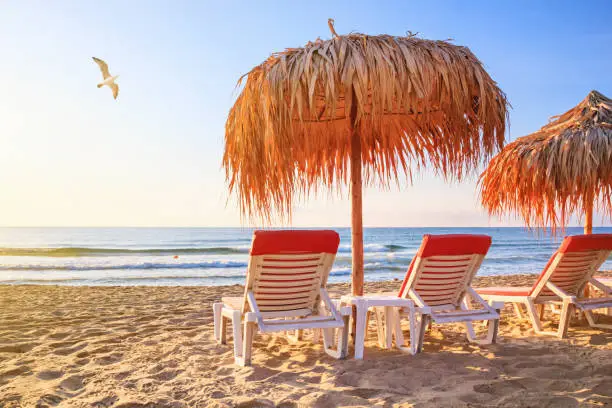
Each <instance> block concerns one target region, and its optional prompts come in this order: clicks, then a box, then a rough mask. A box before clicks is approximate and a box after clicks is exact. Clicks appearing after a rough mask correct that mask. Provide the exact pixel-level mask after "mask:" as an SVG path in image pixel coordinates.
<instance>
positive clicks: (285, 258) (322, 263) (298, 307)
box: [243, 230, 340, 316]
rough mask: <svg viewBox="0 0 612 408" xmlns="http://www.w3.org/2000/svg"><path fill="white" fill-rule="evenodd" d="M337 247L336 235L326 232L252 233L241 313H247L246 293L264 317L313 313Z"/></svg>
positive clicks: (337, 236)
mask: <svg viewBox="0 0 612 408" xmlns="http://www.w3.org/2000/svg"><path fill="white" fill-rule="evenodd" d="M339 244H340V237H339V235H338V233H337V232H335V231H329V230H320V231H312V230H310V231H300V230H284V231H255V233H254V234H253V243H252V246H251V253H250V259H249V266H248V270H247V283H246V287H245V302H244V306H243V312H247V311H250V310H249V304H248V301H247V294H248V292H249V291H251V292H252V293H253V296H254V298H255V301H256V303H257V307H258V308H259V311H260V312H261V313H262V314H264V315H265V314H274V315H276V316H279V315H282V314H283V312H286V315H287V316H290V315H291V313H292V312H294V313H296V312H299V313H298V314H299V315H309V314H312V313H313V312H315V311H316V309H317V307H318V305H319V303H320V302H319V301H320V297H319V296H320V292H319V290H320V288H321V287H325V285H326V284H327V278H328V276H329V273H330V271H331V268H332V266H333V263H334V259H335V257H336V253H337V251H338V245H339Z"/></svg>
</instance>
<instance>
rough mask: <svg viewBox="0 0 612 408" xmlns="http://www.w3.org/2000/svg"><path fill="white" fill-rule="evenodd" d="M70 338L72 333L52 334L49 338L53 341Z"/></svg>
mask: <svg viewBox="0 0 612 408" xmlns="http://www.w3.org/2000/svg"><path fill="white" fill-rule="evenodd" d="M68 336H70V332H56V333H51V334H50V335H49V336H47V337H49V338H50V339H53V340H63V339H65V338H66V337H68Z"/></svg>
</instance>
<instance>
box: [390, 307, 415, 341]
mask: <svg viewBox="0 0 612 408" xmlns="http://www.w3.org/2000/svg"><path fill="white" fill-rule="evenodd" d="M401 313H402V311H401V308H399V307H394V308H392V316H391V319H392V322H391V323H392V328H391V332H392V334H393V335H395V345H396V346H397V348H402V347H403V346H404V333H402V314H401ZM410 323H411V324H410V334H411V335H412V324H413V323H414V322H413V316H411V317H410ZM411 344H412V342H411Z"/></svg>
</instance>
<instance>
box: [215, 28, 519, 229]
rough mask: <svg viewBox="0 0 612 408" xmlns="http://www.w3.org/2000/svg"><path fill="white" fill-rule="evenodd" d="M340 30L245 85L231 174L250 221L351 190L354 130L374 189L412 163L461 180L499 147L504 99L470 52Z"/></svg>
mask: <svg viewBox="0 0 612 408" xmlns="http://www.w3.org/2000/svg"><path fill="white" fill-rule="evenodd" d="M332 29H333V27H332ZM332 33H333V34H334V36H333V38H331V39H329V40H320V39H318V40H316V41H314V42H309V43H308V44H306V45H305V46H304V47H302V48H288V49H286V50H285V51H282V52H278V53H274V54H272V55H271V56H270V57H269V58H268V59H267V60H266V61H264V62H263V63H262V64H260V65H258V66H256V67H255V68H253V69H252V70H251V71H250V72H248V73H247V74H246V75H244V76H243V77H242V78H241V79H240V81H239V86H240V85H242V84H244V86H243V88H242V90H241V92H240V94H239V96H238V98H237V100H236V102H235V104H234V106H233V107H232V108H231V111H230V113H229V116H228V118H227V122H226V125H225V153H224V157H223V166H224V168H225V170H226V175H227V179H228V182H229V187H230V191H232V192H235V193H237V194H238V197H239V202H240V206H241V210H242V213H243V214H244V215H247V216H254V215H258V216H263V217H264V218H268V219H269V217H270V215H271V213H272V212H276V213H279V214H280V215H290V212H291V209H292V205H293V202H294V199H295V197H296V196H300V195H306V194H308V193H309V192H311V191H312V190H315V189H317V188H318V186H325V187H328V188H330V189H332V190H333V189H336V188H338V187H340V186H341V185H346V184H347V177H348V174H349V169H350V157H351V133H352V130H354V131H355V132H358V135H359V138H360V140H361V160H362V163H363V171H364V178H365V181H364V182H365V184H366V185H368V184H372V183H373V180H374V179H378V180H379V181H381V182H382V183H383V184H385V183H389V182H391V181H397V179H398V176H399V174H400V173H404V174H406V175H407V176H410V171H411V170H410V167H411V165H414V166H416V167H417V168H419V167H421V166H425V165H428V166H432V167H433V168H434V169H435V170H437V171H438V172H439V173H441V174H442V175H444V176H446V177H457V178H458V179H460V178H461V177H462V176H464V175H465V173H466V172H468V171H471V170H473V169H474V168H475V166H476V165H477V164H478V162H479V161H480V160H482V159H483V158H487V157H490V155H492V154H493V153H494V152H495V151H496V150H499V149H500V148H501V147H502V145H503V141H504V133H505V126H506V120H507V102H506V97H505V95H504V93H503V92H502V91H501V90H500V89H499V87H498V86H497V84H496V83H495V82H494V81H493V80H492V79H491V77H490V76H489V75H488V74H487V72H486V71H485V70H484V68H483V66H482V64H481V62H480V61H479V60H478V59H477V58H476V57H475V56H474V54H472V52H471V51H470V50H469V49H468V48H466V47H461V46H456V45H453V44H450V43H449V42H446V41H430V40H425V39H420V38H416V37H415V36H414V35H407V36H405V37H404V36H391V35H378V36H370V35H365V34H358V33H352V34H349V35H340V36H338V35H337V34H335V31H333V30H332Z"/></svg>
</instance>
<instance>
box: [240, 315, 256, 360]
mask: <svg viewBox="0 0 612 408" xmlns="http://www.w3.org/2000/svg"><path fill="white" fill-rule="evenodd" d="M256 324H257V323H255V322H248V321H245V322H244V340H243V342H242V353H241V354H242V355H241V356H239V357H238V356H236V364H238V365H241V366H250V365H251V354H252V351H253V336H254V335H255V328H256Z"/></svg>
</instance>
